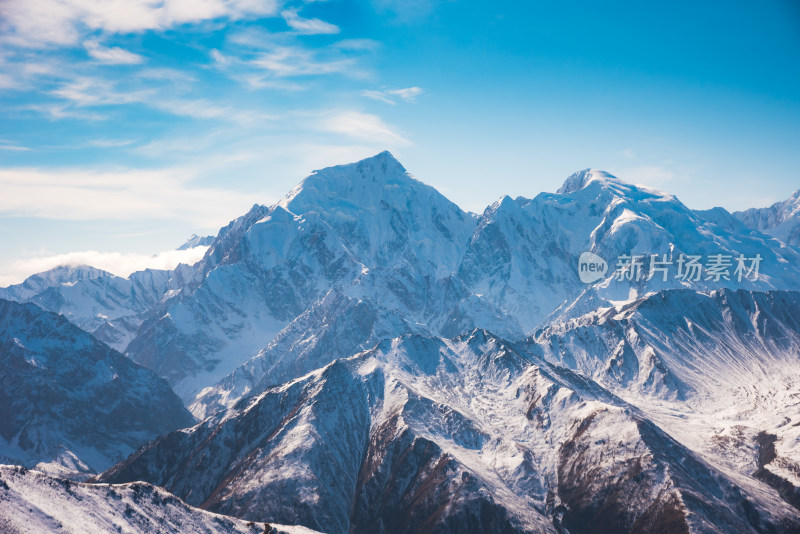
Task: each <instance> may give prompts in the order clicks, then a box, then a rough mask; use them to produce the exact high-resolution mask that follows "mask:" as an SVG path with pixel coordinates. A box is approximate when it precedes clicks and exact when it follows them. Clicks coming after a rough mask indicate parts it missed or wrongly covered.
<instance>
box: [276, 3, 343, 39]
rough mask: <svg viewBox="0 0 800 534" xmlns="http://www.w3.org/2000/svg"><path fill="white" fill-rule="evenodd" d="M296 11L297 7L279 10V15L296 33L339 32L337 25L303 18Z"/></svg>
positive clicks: (329, 33) (328, 33)
mask: <svg viewBox="0 0 800 534" xmlns="http://www.w3.org/2000/svg"><path fill="white" fill-rule="evenodd" d="M297 11H298V10H297V9H284V10H283V11H281V16H282V17H283V19H284V20H285V21H286V24H288V25H289V27H290V28H291V29H293V30H295V31H296V32H297V33H302V34H305V35H317V34H327V35H331V34H336V33H339V27H338V26H336V25H334V24H331V23H329V22H325V21H324V20H320V19H305V18H303V17H301V16H300V15H298V14H297Z"/></svg>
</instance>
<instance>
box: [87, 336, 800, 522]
mask: <svg viewBox="0 0 800 534" xmlns="http://www.w3.org/2000/svg"><path fill="white" fill-rule="evenodd" d="M520 350H521V349H519V348H516V347H515V346H513V345H511V344H508V343H507V342H504V341H502V340H500V339H498V338H495V337H493V336H492V335H491V334H489V333H487V332H485V331H481V330H477V331H475V332H473V333H472V334H470V335H465V336H463V337H460V338H456V339H453V340H445V339H440V338H430V337H423V336H418V335H409V336H405V337H402V338H398V339H395V340H393V341H386V342H383V343H380V344H379V345H378V346H377V347H376V348H374V349H371V350H368V351H366V352H363V353H361V354H358V355H355V356H353V357H350V358H347V359H343V360H337V361H335V362H333V363H331V364H329V365H327V366H326V367H324V368H322V369H319V370H317V371H314V372H312V373H310V374H308V375H306V376H304V377H302V378H300V379H297V380H294V381H291V382H287V383H286V384H283V385H280V386H274V387H271V388H267V389H266V391H264V392H263V393H261V394H258V395H256V396H253V397H249V398H246V399H244V400H242V401H241V402H240V403H239V404H237V405H236V406H235V407H234V408H232V409H231V410H228V411H226V412H221V413H219V414H218V415H216V416H213V417H210V418H208V419H206V420H205V421H204V422H203V423H201V424H199V425H197V426H195V427H192V428H189V429H185V430H181V431H177V432H173V433H170V434H168V435H166V436H164V437H162V438H160V439H159V440H157V441H155V442H153V443H152V444H150V445H149V446H148V447H145V448H143V449H141V450H139V451H137V453H136V454H134V455H133V456H131V457H130V458H129V459H128V460H127V461H126V462H124V463H122V464H119V465H117V466H115V467H114V468H113V469H111V470H109V471H107V472H106V473H104V474H102V475H101V476H100V477H99V480H101V481H104V482H126V481H131V480H140V479H141V480H147V481H148V482H151V483H153V484H157V485H162V486H164V487H165V488H167V489H168V490H170V491H172V492H174V493H175V494H176V495H178V496H180V497H181V498H183V499H185V500H186V501H187V502H188V503H189V504H193V505H198V506H202V507H203V508H206V509H209V510H212V511H216V512H220V513H226V514H231V515H235V516H237V517H242V518H245V519H251V520H255V521H262V520H265V518H267V517H269V518H272V519H273V520H276V521H279V522H283V523H297V524H301V525H306V526H309V527H311V528H315V529H319V530H323V531H326V532H351V531H353V532H376V531H377V532H380V531H383V532H420V531H439V532H520V531H526V532H547V531H552V532H555V531H558V530H560V529H562V528H567V529H569V531H570V532H596V531H600V530H602V529H603V528H604V529H605V531H608V529H609V528H611V529H612V530H614V529H617V530H619V531H625V532H627V531H641V532H650V531H654V530H656V531H658V530H663V529H667V531H675V532H699V531H704V530H706V529H709V528H712V527H714V528H719V529H721V530H722V531H723V532H747V531H754V530H759V529H762V528H765V529H768V528H770V526H771V527H772V528H789V527H790V526H794V527H792V528H796V527H798V526H800V513H798V511H797V510H794V509H793V508H791V507H790V506H789V505H787V504H786V503H783V502H782V501H781V500H780V499H779V498H774V499H767V500H766V501H764V500H761V497H762V496H761V495H759V494H758V493H756V494H755V495H754V494H751V493H749V492H748V491H746V490H745V489H743V488H742V487H741V486H740V485H738V484H737V482H735V481H734V480H733V479H731V478H730V477H729V476H728V475H726V474H725V473H723V472H722V471H719V470H717V469H716V468H713V467H711V466H710V465H709V464H707V463H706V462H705V461H703V460H702V459H701V458H700V457H698V456H697V455H696V454H695V453H693V452H691V451H690V450H689V449H687V448H686V447H684V446H683V445H681V444H680V443H678V442H677V441H675V440H673V439H672V438H670V437H669V436H668V435H666V434H665V433H664V432H663V431H662V430H660V429H659V428H658V427H656V426H655V425H654V424H653V423H651V422H650V421H648V420H647V419H646V418H645V417H644V416H643V415H642V414H641V413H640V412H639V411H638V410H636V409H635V408H633V407H631V406H630V405H628V404H627V403H625V402H624V401H622V400H620V399H619V398H618V397H615V396H614V395H613V394H611V393H609V392H608V391H606V390H604V389H603V388H601V387H600V386H598V385H597V384H596V383H594V382H592V381H590V380H587V379H586V378H583V377H581V376H579V375H576V374H574V373H572V372H571V371H569V370H566V369H564V368H560V367H558V368H557V367H552V366H551V365H550V364H548V363H546V362H544V361H542V360H539V359H537V358H536V357H535V356H534V355H532V354H530V353H527V352H520Z"/></svg>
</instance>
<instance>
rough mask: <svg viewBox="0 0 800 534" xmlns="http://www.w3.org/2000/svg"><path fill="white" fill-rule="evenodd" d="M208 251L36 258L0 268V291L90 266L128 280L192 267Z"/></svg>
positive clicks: (86, 253) (83, 253)
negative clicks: (58, 269) (145, 273)
mask: <svg viewBox="0 0 800 534" xmlns="http://www.w3.org/2000/svg"><path fill="white" fill-rule="evenodd" d="M206 250H208V247H194V248H189V249H185V250H168V251H165V252H159V253H158V254H153V255H148V254H136V253H131V252H99V251H96V250H85V251H80V252H68V253H66V254H46V253H45V254H39V255H36V256H33V257H28V258H22V259H19V260H15V261H12V262H10V263H8V264H6V265H4V266H2V267H0V269H1V270H0V287H6V286H9V285H11V284H19V283H21V282H23V281H24V280H25V279H26V278H28V277H29V276H31V275H33V274H36V273H41V272H44V271H48V270H50V269H54V268H55V267H60V266H70V267H75V266H79V265H91V266H92V267H95V268H97V269H102V270H103V271H108V272H110V273H111V274H115V275H117V276H122V277H128V276H130V275H131V273H134V272H136V271H142V270H144V269H174V268H175V267H177V266H178V265H179V264H181V263H185V264H187V265H194V264H195V263H197V262H198V261H200V260H201V259H202V258H203V255H204V254H205V252H206Z"/></svg>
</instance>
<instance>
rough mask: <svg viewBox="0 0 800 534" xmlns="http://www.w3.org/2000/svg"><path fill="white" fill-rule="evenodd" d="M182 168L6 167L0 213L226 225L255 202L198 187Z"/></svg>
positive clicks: (0, 185) (225, 191)
mask: <svg viewBox="0 0 800 534" xmlns="http://www.w3.org/2000/svg"><path fill="white" fill-rule="evenodd" d="M192 178H193V175H192V174H191V173H190V172H188V171H186V170H181V169H162V170H153V171H147V170H123V171H119V172H93V171H75V170H60V171H59V170H53V171H51V170H40V169H34V168H5V169H0V190H2V191H3V195H0V214H4V215H8V216H17V217H38V218H45V219H62V220H83V221H90V220H137V219H148V220H159V219H177V220H183V221H190V222H192V223H193V224H194V225H196V226H198V227H202V228H206V227H209V226H211V227H215V226H222V225H223V224H225V223H227V222H228V221H229V220H230V219H231V218H232V217H233V216H235V215H237V214H239V213H242V212H244V211H245V210H246V209H247V208H248V207H249V206H251V205H252V203H253V197H252V195H245V194H240V193H235V192H232V191H230V190H228V189H221V188H214V187H194V186H193V185H192V183H191V179H192Z"/></svg>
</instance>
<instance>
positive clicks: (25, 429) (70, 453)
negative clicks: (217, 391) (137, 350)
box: [0, 300, 192, 476]
mask: <svg viewBox="0 0 800 534" xmlns="http://www.w3.org/2000/svg"><path fill="white" fill-rule="evenodd" d="M0 384H1V385H2V387H0V437H2V441H0V444H2V445H1V447H2V448H1V450H2V453H1V454H2V455H3V456H4V457H5V459H6V461H8V460H12V461H14V462H18V463H22V464H24V465H28V466H33V465H36V464H40V465H41V467H42V468H45V469H49V470H51V471H56V472H62V473H64V474H67V475H70V476H80V474H81V473H87V474H91V473H93V472H97V471H98V470H103V469H106V468H107V467H109V466H110V465H112V464H113V463H114V462H117V461H119V460H121V459H122V458H124V457H125V456H126V455H128V454H130V453H131V452H132V451H133V450H134V449H136V448H137V447H138V446H140V445H142V444H144V443H146V442H147V441H149V440H151V439H153V438H155V437H156V436H158V435H160V434H163V433H164V432H168V431H170V430H174V429H176V428H180V427H182V426H185V425H187V424H191V422H192V417H191V415H190V414H189V413H188V412H187V411H186V409H185V408H183V406H182V405H181V402H180V399H178V397H177V396H175V394H174V393H173V392H172V390H171V389H170V388H169V386H168V385H167V383H166V382H165V381H164V380H162V379H161V378H159V377H158V376H156V375H155V374H154V373H153V372H152V371H149V370H147V369H145V368H143V367H140V366H139V365H136V364H135V363H133V362H132V361H130V360H129V359H128V358H126V357H125V356H123V355H122V354H120V353H118V352H116V351H115V350H113V349H111V348H109V347H108V346H107V345H104V344H103V343H101V342H99V341H97V340H96V339H94V338H93V337H92V336H90V335H89V334H87V333H86V332H84V331H83V330H81V329H79V328H78V327H76V326H74V325H73V324H72V323H70V322H69V321H67V320H66V319H64V318H63V317H61V316H59V315H56V314H54V313H50V312H46V311H43V310H42V309H40V308H38V307H37V306H35V305H33V304H18V303H16V302H9V301H5V300H0ZM154 414H157V416H155V417H154Z"/></svg>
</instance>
